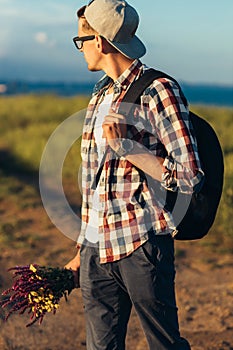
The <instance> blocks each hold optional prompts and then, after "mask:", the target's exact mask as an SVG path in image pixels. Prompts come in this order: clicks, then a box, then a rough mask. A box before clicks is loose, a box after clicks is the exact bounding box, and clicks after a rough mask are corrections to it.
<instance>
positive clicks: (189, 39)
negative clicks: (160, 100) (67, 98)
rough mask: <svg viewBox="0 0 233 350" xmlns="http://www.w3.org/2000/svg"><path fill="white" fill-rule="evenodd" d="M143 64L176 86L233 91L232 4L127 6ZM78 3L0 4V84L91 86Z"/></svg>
mask: <svg viewBox="0 0 233 350" xmlns="http://www.w3.org/2000/svg"><path fill="white" fill-rule="evenodd" d="M129 3H130V4H131V5H133V6H134V7H135V8H136V9H137V11H138V13H139V16H140V25H139V28H138V31H137V35H138V36H139V37H140V39H141V40H142V41H143V42H144V44H145V46H146V47H147V53H146V55H145V56H144V57H143V58H142V59H141V60H142V62H144V63H146V64H147V65H149V66H152V67H154V68H157V69H160V70H163V71H165V72H167V73H168V74H170V75H173V76H174V77H176V79H179V80H180V81H184V82H188V83H205V84H218V85H233V40H232V34H233V0H219V1H217V0H195V1H193V0H166V1H161V0H160V1H158V0H144V1H143V0H130V1H129ZM84 4H85V1H84V2H83V1H80V0H39V1H38V0H37V1H35V0H0V83H1V80H2V81H3V80H6V79H7V80H16V79H23V80H30V81H38V80H39V81H64V82H71V81H74V82H78V81H80V82H83V81H87V82H94V81H96V80H97V79H98V78H99V76H100V74H99V73H91V72H88V71H87V66H86V63H85V60H84V58H83V55H82V54H81V53H79V52H78V50H76V49H75V47H74V45H73V42H72V38H73V37H74V36H76V35H77V18H76V11H77V9H78V8H80V7H81V6H82V5H84Z"/></svg>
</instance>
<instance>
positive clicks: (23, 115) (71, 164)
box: [0, 95, 233, 250]
mask: <svg viewBox="0 0 233 350" xmlns="http://www.w3.org/2000/svg"><path fill="white" fill-rule="evenodd" d="M87 103H88V97H82V96H77V97H70V98H62V97H58V96H55V95H25V96H23V95H22V96H13V97H1V98H0V125H1V127H0V156H1V158H2V159H3V168H2V170H0V175H2V176H3V177H4V176H6V175H7V176H8V182H9V181H10V179H12V177H14V176H16V177H17V174H18V173H20V171H23V172H26V173H27V172H29V173H31V174H35V173H38V169H39V165H40V159H41V156H42V152H43V150H44V147H45V145H46V143H47V141H48V139H49V137H50V135H51V134H52V133H53V131H54V130H55V129H56V128H57V127H58V126H59V125H60V124H61V123H62V122H63V121H65V120H66V119H67V118H69V117H70V116H71V115H73V114H74V113H76V112H78V111H80V110H83V109H85V108H86V106H87ZM191 109H192V111H194V112H196V113H197V114H199V115H201V116H203V117H204V118H205V119H206V120H208V121H209V122H210V123H211V125H212V126H213V127H214V129H215V130H216V132H217V134H218V136H219V140H220V143H221V145H222V148H223V151H224V159H225V183H224V192H223V196H222V200H221V205H220V209H219V211H218V216H217V219H216V222H215V225H214V227H213V229H212V230H211V235H209V236H210V237H211V238H210V241H211V240H213V241H214V242H223V243H224V244H225V245H227V246H228V247H229V249H230V250H231V249H232V250H233V229H232V226H233V225H232V207H233V186H232V183H233V137H232V135H233V113H232V110H231V109H229V108H217V107H205V106H192V108H191ZM82 123H83V114H81V115H79V117H78V119H77V130H74V131H75V132H77V136H79V135H80V134H81V130H82ZM60 142H61V143H62V142H63V141H62V139H61V141H60ZM59 146H60V144H59ZM79 147H80V138H78V139H77V141H76V142H75V143H74V145H73V146H72V147H71V148H70V150H69V152H68V154H67V157H66V159H65V162H64V168H63V175H64V177H65V178H68V177H76V176H77V174H76V172H77V171H78V168H79V165H80V162H81V160H80V152H79ZM4 152H5V153H4ZM56 152H59V148H58V149H57V150H56V149H55V150H54V159H55V158H56ZM1 153H2V155H1ZM52 161H53V159H51V162H52ZM74 169H75V174H74ZM8 185H9V183H8ZM8 188H9V187H8ZM201 244H208V242H206V241H205V243H201ZM209 245H210V246H211V245H212V246H215V245H216V244H215V243H213V244H212V243H211V242H209Z"/></svg>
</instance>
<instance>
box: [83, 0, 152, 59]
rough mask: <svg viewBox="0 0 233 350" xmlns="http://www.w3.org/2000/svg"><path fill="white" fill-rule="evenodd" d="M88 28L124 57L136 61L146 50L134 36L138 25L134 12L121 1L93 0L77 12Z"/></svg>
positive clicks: (136, 15) (137, 17)
mask: <svg viewBox="0 0 233 350" xmlns="http://www.w3.org/2000/svg"><path fill="white" fill-rule="evenodd" d="M80 13H83V14H84V16H85V18H86V20H87V22H88V23H89V24H90V26H91V27H92V28H93V29H94V30H95V31H96V32H97V33H98V34H99V35H101V36H103V37H104V38H105V39H106V40H107V41H108V42H109V43H110V44H111V45H112V46H114V47H115V48H116V49H117V50H118V51H120V52H121V53H122V54H123V55H124V56H126V57H128V58H131V59H136V58H140V57H142V56H143V55H145V53H146V48H145V46H144V44H143V43H142V42H141V40H140V39H139V38H138V37H137V36H136V35H135V33H136V30H137V28H138V25H139V16H138V13H137V12H136V10H135V9H134V8H133V7H132V6H130V5H129V4H128V3H127V2H126V1H122V0H93V1H91V2H90V3H89V4H88V5H87V6H84V7H82V8H81V9H79V11H78V15H79V14H80Z"/></svg>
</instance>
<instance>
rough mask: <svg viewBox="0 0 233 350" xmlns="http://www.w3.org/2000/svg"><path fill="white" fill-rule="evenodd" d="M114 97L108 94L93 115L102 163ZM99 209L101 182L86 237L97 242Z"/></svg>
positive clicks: (95, 196)
mask: <svg viewBox="0 0 233 350" xmlns="http://www.w3.org/2000/svg"><path fill="white" fill-rule="evenodd" d="M112 99H113V93H112V94H106V95H105V96H104V99H103V101H102V102H101V104H100V105H99V107H98V110H97V111H96V112H95V115H93V118H94V117H95V116H96V121H95V127H94V137H95V142H96V145H97V152H98V163H99V165H100V164H101V160H102V158H103V155H104V152H105V145H106V140H105V138H103V129H102V124H103V122H104V118H105V116H106V115H107V114H108V112H109V109H110V107H111V103H112ZM99 210H100V202H99V184H98V186H97V188H96V190H95V192H94V195H93V197H92V208H91V209H90V214H89V222H88V224H87V227H86V233H85V237H86V239H87V240H88V241H89V242H91V243H97V242H98V240H99V237H98V234H99Z"/></svg>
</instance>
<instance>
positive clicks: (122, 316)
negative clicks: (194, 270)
mask: <svg viewBox="0 0 233 350" xmlns="http://www.w3.org/2000/svg"><path fill="white" fill-rule="evenodd" d="M174 279H175V268H174V243H173V239H172V238H171V237H170V236H152V237H151V238H150V239H149V240H148V241H147V242H146V243H145V244H144V245H143V246H141V247H140V248H138V249H137V250H136V251H135V252H134V253H133V254H131V255H130V256H128V257H126V258H124V259H121V260H119V261H116V262H113V263H107V264H100V263H99V253H98V246H96V247H93V246H88V244H84V245H83V246H82V248H81V269H80V284H81V290H82V296H83V301H84V307H85V316H86V330H87V350H124V349H125V337H126V330H127V324H128V320H129V316H130V311H131V307H132V304H133V305H134V307H135V310H136V312H137V314H138V317H139V319H140V321H141V324H142V327H143V330H144V332H145V335H146V338H147V342H148V344H149V348H150V350H172V349H174V350H189V349H191V348H190V346H189V344H188V342H187V341H186V340H185V339H183V338H181V337H180V333H179V326H178V318H177V307H176V300H175V291H174Z"/></svg>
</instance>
